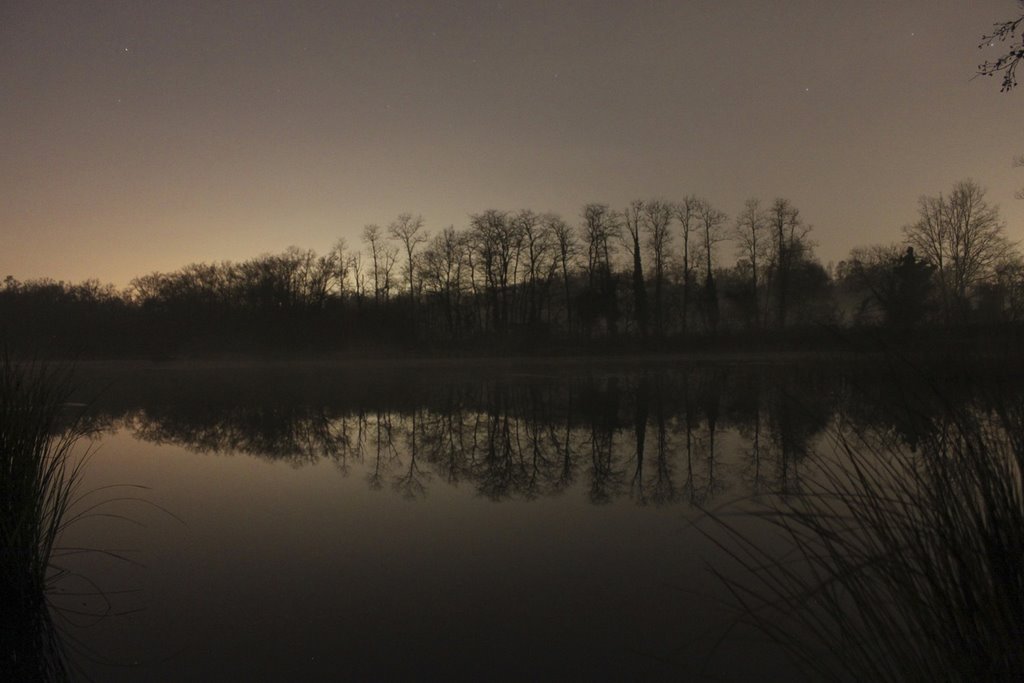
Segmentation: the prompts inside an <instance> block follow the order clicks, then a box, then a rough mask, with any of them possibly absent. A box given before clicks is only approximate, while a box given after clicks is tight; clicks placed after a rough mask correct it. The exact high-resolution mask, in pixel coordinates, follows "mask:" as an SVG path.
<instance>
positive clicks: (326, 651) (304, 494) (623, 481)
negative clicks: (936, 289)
mask: <svg viewBox="0 0 1024 683" xmlns="http://www.w3.org/2000/svg"><path fill="white" fill-rule="evenodd" d="M884 374H885V373H884V371H882V370H880V369H878V368H874V369H865V368H863V367H860V368H845V369H844V368H839V367H835V366H832V365H829V364H828V363H823V362H815V363H808V362H803V363H753V362H750V363H734V364H726V363H722V364H684V363H678V362H676V363H668V362H666V363H661V364H647V365H637V364H633V365H625V364H619V365H612V364H605V365H601V364H584V363H571V362H557V363H554V362H553V363H538V362H533V363H524V364H517V363H506V364H500V365H483V364H473V365H463V366H459V365H454V364H433V365H416V364H398V365H396V364H390V365H389V364H386V363H370V364H364V365H361V366H318V365H300V366H284V365H270V366H258V367H253V366H238V365H236V366H219V367H218V366H201V367H184V366H160V365H152V366H150V365H139V366H130V367H129V366H117V365H110V366H85V367H83V368H81V369H80V371H79V378H80V384H81V386H82V390H81V398H82V400H83V401H88V402H89V403H90V409H89V415H90V420H91V421H92V423H93V426H94V427H95V438H94V440H93V442H92V446H93V449H94V454H93V456H92V460H91V463H90V466H89V468H88V471H87V481H86V483H85V488H86V489H90V488H98V487H108V486H112V485H122V484H127V485H134V486H140V487H145V488H144V489H143V488H103V489H101V490H99V491H97V492H96V493H95V494H92V495H91V497H90V498H88V499H87V501H88V502H100V501H104V500H106V501H112V502H108V503H107V504H105V505H104V506H103V507H101V508H99V509H98V510H96V512H102V513H110V514H112V515H113V516H96V517H88V518H85V519H83V520H81V521H78V522H76V523H75V524H73V525H72V526H71V528H70V529H69V530H68V532H67V534H66V535H65V537H64V540H63V542H64V545H66V546H69V547H79V548H86V549H90V550H105V551H111V553H112V554H104V553H97V552H86V553H81V554H73V555H69V556H66V557H64V558H62V560H61V561H62V563H63V565H64V566H66V567H68V568H69V569H72V570H73V571H74V572H75V573H76V576H72V577H69V578H68V579H66V580H64V581H63V582H62V583H61V584H60V586H59V592H58V594H57V595H56V596H55V598H54V604H55V605H56V606H58V607H60V608H62V610H64V611H65V612H66V617H67V618H68V619H69V620H70V623H66V624H65V625H64V627H63V629H62V633H63V637H64V639H65V642H66V643H68V645H69V647H70V649H72V650H73V651H74V652H75V654H74V655H73V657H72V658H73V660H74V661H75V663H76V664H77V665H78V666H79V667H81V668H82V669H83V670H84V672H85V673H87V674H88V675H90V676H92V677H93V678H96V679H98V680H217V679H232V680H282V679H290V680H311V679H314V680H315V679H337V678H349V679H382V680H394V679H411V678H425V677H428V676H429V677H431V678H437V677H442V676H443V677H446V678H455V679H471V678H473V679H483V680H495V679H518V680H522V679H576V680H593V679H600V678H610V679H619V680H622V679H626V680H634V679H639V680H647V679H653V680H659V679H676V680H679V679H680V678H682V679H686V680H717V679H720V678H723V677H724V678H725V679H732V680H749V679H751V678H753V677H756V679H757V680H787V679H789V677H790V675H791V673H792V672H791V671H790V670H789V669H788V668H787V667H786V666H785V664H784V662H783V661H782V660H781V657H780V655H779V654H778V653H776V652H774V650H773V649H772V648H770V647H769V646H767V645H766V644H764V643H761V642H759V641H758V640H757V639H756V638H755V637H754V635H753V634H750V633H745V632H743V631H742V630H738V631H735V632H732V633H731V634H730V637H729V638H727V639H725V640H724V641H722V642H721V643H719V640H720V637H721V636H722V635H723V634H724V633H725V632H726V629H727V627H728V625H729V624H730V619H731V613H730V612H729V610H728V609H726V608H725V607H723V605H722V603H721V600H722V599H723V598H724V597H725V594H724V591H723V590H722V588H721V587H720V586H719V585H718V583H717V582H716V581H715V580H714V579H713V578H712V577H711V575H710V574H709V572H708V571H707V567H708V565H709V563H710V564H711V565H715V564H716V563H720V562H721V561H722V560H723V559H724V558H723V557H722V556H721V553H720V552H719V551H717V549H716V547H715V545H714V544H713V543H711V542H709V541H708V540H707V539H706V538H705V537H704V535H703V534H702V533H701V532H700V531H699V529H698V528H695V527H694V526H693V522H694V520H698V519H699V518H700V516H701V515H702V512H701V509H702V508H716V507H719V506H727V505H729V504H730V502H731V501H735V500H736V499H739V498H742V497H744V496H750V495H759V496H771V495H785V494H786V493H787V492H789V491H794V490H798V489H799V487H800V486H801V477H802V476H803V471H804V463H805V460H806V458H807V457H808V453H810V452H812V451H814V450H816V449H820V448H823V447H825V444H827V442H828V438H827V435H828V433H829V431H830V430H833V429H835V427H836V425H837V424H839V423H840V422H842V423H844V424H848V423H858V424H867V425H871V426H872V427H874V428H880V429H885V430H889V431H890V432H893V433H896V434H897V435H899V436H900V438H902V439H904V440H906V441H908V442H911V443H912V442H913V440H914V429H915V423H914V419H913V416H912V415H908V416H906V417H903V413H902V412H901V411H900V410H898V409H896V408H894V407H893V406H894V404H893V403H892V402H890V401H889V400H888V399H889V398H890V397H892V396H893V392H892V391H891V390H890V389H887V388H886V384H885V381H884ZM950 386H955V387H956V388H957V390H958V391H959V390H960V389H961V387H960V385H959V384H956V385H950ZM964 391H967V389H964ZM917 407H918V408H921V409H924V407H923V406H917ZM121 497H126V498H128V500H114V499H118V498H121ZM84 507H86V506H82V508H83V509H84ZM96 588H98V589H99V590H101V591H102V592H103V595H102V596H100V595H97V594H96V592H95V589H96ZM100 615H106V616H100Z"/></svg>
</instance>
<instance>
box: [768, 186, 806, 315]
mask: <svg viewBox="0 0 1024 683" xmlns="http://www.w3.org/2000/svg"><path fill="white" fill-rule="evenodd" d="M810 229H811V228H810V226H809V225H806V224H805V223H804V222H803V221H801V220H800V210H799V209H797V208H796V207H794V206H793V205H792V203H790V201H789V200H788V199H783V198H781V197H780V198H777V199H776V200H775V201H774V202H772V206H771V208H770V209H768V230H769V232H770V234H771V240H772V245H771V257H770V258H771V264H770V269H771V273H772V289H773V290H774V293H775V313H776V323H777V324H778V326H779V327H785V326H786V315H787V313H788V306H789V294H790V292H789V286H790V279H791V277H792V272H793V266H794V264H795V263H796V262H797V261H798V260H799V259H800V258H801V257H802V256H803V252H804V250H805V249H806V247H807V244H806V242H805V239H804V238H805V237H806V236H807V233H808V232H810Z"/></svg>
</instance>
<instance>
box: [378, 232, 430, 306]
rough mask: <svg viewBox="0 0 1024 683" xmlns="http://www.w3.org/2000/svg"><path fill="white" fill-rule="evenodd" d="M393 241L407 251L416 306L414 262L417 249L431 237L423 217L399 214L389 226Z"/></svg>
mask: <svg viewBox="0 0 1024 683" xmlns="http://www.w3.org/2000/svg"><path fill="white" fill-rule="evenodd" d="M388 235H389V236H390V237H391V239H393V240H396V241H398V242H401V244H402V247H403V248H404V249H405V256H406V262H405V269H406V274H407V275H408V278H409V299H410V300H411V301H412V304H413V305H414V306H415V304H416V284H415V280H414V275H415V273H416V267H415V264H414V262H413V259H414V256H415V251H416V248H417V247H418V246H419V245H421V244H423V243H424V242H426V241H427V239H428V238H429V235H428V234H427V233H426V232H425V231H423V216H416V217H413V215H412V214H411V213H403V214H399V216H398V218H396V219H395V220H394V221H392V223H391V225H389V226H388Z"/></svg>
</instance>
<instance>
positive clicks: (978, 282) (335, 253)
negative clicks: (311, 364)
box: [0, 181, 1024, 355]
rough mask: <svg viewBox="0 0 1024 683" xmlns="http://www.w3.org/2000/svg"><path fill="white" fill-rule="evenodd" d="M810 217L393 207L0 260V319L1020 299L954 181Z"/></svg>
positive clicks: (781, 208)
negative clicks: (245, 255) (340, 224)
mask: <svg viewBox="0 0 1024 683" xmlns="http://www.w3.org/2000/svg"><path fill="white" fill-rule="evenodd" d="M811 235H812V228H811V225H810V224H809V223H807V222H806V221H805V219H804V218H803V216H802V215H801V213H800V211H799V209H798V208H797V207H796V206H794V204H793V203H792V202H791V201H789V200H788V199H785V198H777V199H774V200H772V201H770V202H763V201H761V200H759V199H756V198H755V199H749V200H747V201H746V202H745V203H744V205H743V206H742V207H741V208H740V210H739V211H738V212H737V213H736V214H735V215H734V216H732V217H730V216H729V215H727V214H726V213H725V212H724V211H722V210H721V209H719V208H718V207H716V206H715V205H714V204H712V203H711V202H710V201H708V200H707V199H704V198H700V197H696V196H687V197H684V198H683V199H682V200H680V201H667V200H664V199H650V200H636V201H633V202H631V203H629V204H628V205H627V206H625V207H622V208H621V209H615V208H613V207H611V206H609V205H608V204H602V203H590V204H587V205H585V206H584V207H583V208H582V210H581V212H580V215H579V218H578V220H577V221H576V222H575V224H571V223H570V222H568V221H566V220H565V219H564V218H562V217H561V216H558V215H556V214H552V213H538V212H535V211H533V210H529V209H524V210H519V211H502V210H496V209H488V210H485V211H482V212H480V213H476V214H472V215H471V216H470V217H469V220H468V224H467V225H466V226H464V227H463V228H461V229H457V228H455V227H454V226H450V227H447V228H444V229H442V230H440V231H437V232H436V233H433V234H431V233H430V232H429V231H428V230H427V228H426V225H425V221H424V219H423V218H422V217H421V216H417V215H413V214H409V213H403V214H401V215H399V216H398V217H397V218H396V219H395V220H393V221H391V222H390V223H389V224H388V225H386V226H384V227H382V226H380V225H367V226H365V228H364V229H363V231H362V233H361V236H360V239H359V244H358V245H350V244H348V243H346V241H345V240H343V239H342V240H338V242H337V243H336V244H335V246H334V247H333V248H332V249H331V250H330V251H328V252H327V253H325V254H317V253H315V252H314V251H312V250H307V249H300V248H297V247H291V248H289V249H287V250H286V251H284V252H283V253H279V254H264V255H261V256H258V257H255V258H251V259H248V260H245V261H241V262H220V263H196V264H191V265H188V266H185V267H183V268H181V269H179V270H176V271H173V272H157V273H151V274H148V275H144V276H141V277H137V278H135V279H134V280H132V281H131V283H130V284H129V286H128V287H126V288H123V289H118V288H116V287H113V286H111V285H102V284H100V283H99V282H97V281H94V280H90V281H86V282H82V283H78V284H68V283H64V282H54V281H52V280H45V279H44V280H31V281H26V282H19V281H17V280H15V279H14V278H12V277H10V276H8V277H7V278H6V279H5V280H4V282H3V286H2V288H0V333H2V334H4V335H5V337H6V338H7V340H8V341H7V343H8V344H10V345H12V346H14V347H16V348H21V349H26V350H30V349H38V348H50V349H55V350H60V351H69V350H70V351H78V352H85V353H113V354H116V353H148V354H157V355H161V354H170V355H175V354H180V353H185V354H195V353H205V352H234V351H238V352H246V351H260V350H274V349H282V350H295V351H301V350H311V351H328V352H329V351H334V350H351V349H367V348H373V349H388V348H391V349H395V350H399V349H404V350H408V349H412V348H458V347H460V346H463V347H467V348H469V347H474V346H477V347H479V348H487V347H498V348H501V349H504V350H513V349H523V350H542V349H544V348H550V347H551V346H552V345H554V346H558V345H562V346H563V347H566V348H569V347H572V346H573V345H587V344H599V345H600V344H603V345H608V344H618V345H623V346H625V347H631V346H635V347H638V348H659V347H668V346H671V345H672V344H675V343H676V342H685V341H687V340H708V339H717V338H720V337H722V336H723V335H732V336H736V335H740V336H742V335H746V336H748V337H749V338H752V339H767V338H771V337H772V335H783V336H784V335H787V334H792V332H793V331H800V330H809V329H814V328H821V327H830V328H835V327H847V328H862V327H881V328H896V329H901V330H906V329H915V328H918V327H921V326H944V327H951V326H957V325H967V324H975V325H977V324H997V323H998V324H1004V323H1018V322H1020V321H1021V320H1022V319H1024V259H1022V257H1021V254H1020V252H1019V251H1018V250H1017V248H1016V245H1015V244H1013V243H1011V242H1010V241H1009V240H1008V239H1007V237H1006V235H1005V224H1004V222H1003V221H1002V219H1001V218H1000V216H999V212H998V209H997V207H995V206H993V205H991V204H990V203H989V202H988V201H987V199H986V197H985V191H984V189H983V188H981V187H980V186H979V185H977V184H976V183H974V182H971V181H962V182H959V183H957V184H956V185H954V187H953V188H952V189H951V191H950V192H948V193H945V194H939V195H936V196H927V197H922V198H921V199H920V202H919V206H918V218H917V220H916V221H915V222H914V223H912V224H910V225H907V226H905V227H904V228H903V231H902V240H901V241H899V242H894V243H892V244H887V245H877V244H876V245H869V246H864V247H858V248H856V249H854V250H852V251H851V253H850V255H849V257H848V258H847V259H844V260H843V261H840V262H839V263H838V264H835V265H831V264H830V265H829V266H827V267H826V266H824V265H822V264H821V262H820V261H819V260H818V258H817V257H816V256H815V253H814V246H815V245H814V242H813V240H812V239H811ZM730 255H731V257H730ZM453 345H454V347H453Z"/></svg>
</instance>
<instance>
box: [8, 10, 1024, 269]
mask: <svg viewBox="0 0 1024 683" xmlns="http://www.w3.org/2000/svg"><path fill="white" fill-rule="evenodd" d="M1018 12H1019V8H1018V5H1017V3H1016V2H1015V1H1014V0H971V1H970V2H966V1H964V0H901V1H900V2H892V1H891V0H882V1H876V0H863V1H861V2H849V1H848V0H842V1H840V0H834V1H833V0H774V1H771V2H766V1H764V0H756V1H755V0H744V1H741V0H706V1H705V0H698V1H692V2H687V1H683V0H677V1H675V2H669V1H662V2H654V1H651V0H629V1H621V2H611V1H597V0H591V1H582V0H580V1H569V2H555V1H552V0H545V1H540V0H516V1H511V0H504V1H502V2H488V1H483V0H481V1H477V2H470V1H460V0H455V1H452V0H435V1H433V2H409V1H406V2H399V1H396V0H370V1H366V2H363V1H349V2H346V1H343V0H340V1H334V2H329V1H326V0H325V1H320V2H312V1H311V2H303V1H302V0H282V1H280V2H278V1H271V0H244V1H236V2H226V1H224V2H218V1H217V0H174V1H167V2H154V1H148V0H132V1H122V0H104V1H102V2H89V1H85V0H77V1H71V0H66V1H63V2H52V1H50V0H27V1H22V0H4V1H3V2H2V3H0V92H2V93H3V96H2V97H0V245H2V248H0V278H3V277H4V276H5V275H12V276H14V277H15V278H18V279H19V280H26V279H31V278H39V277H51V278H53V279H57V280H68V281H79V280H82V279H86V278H97V279H99V280H101V281H103V282H112V283H114V284H116V285H118V286H123V285H126V284H127V283H128V282H129V281H130V280H131V278H133V277H135V276H137V275H142V274H146V273H149V272H152V271H169V270H175V269H177V268H179V267H181V266H183V265H185V264H188V263H192V262H197V261H221V260H232V261H237V260H242V259H246V258H249V257H253V256H257V255H259V254H261V253H267V252H280V251H283V250H284V249H286V248H287V247H289V246H291V245H297V246H300V247H302V248H312V249H314V250H316V251H318V252H323V251H326V250H328V249H330V248H331V247H332V246H333V244H334V243H335V242H336V241H337V240H338V239H339V238H345V239H346V241H347V242H348V244H349V246H350V247H361V246H362V245H361V243H360V240H359V234H360V232H361V230H362V227H363V226H364V225H365V224H368V223H378V224H381V225H386V224H387V223H388V222H390V221H391V220H393V219H394V217H395V216H397V215H398V214H399V213H401V212H412V213H414V214H422V215H423V217H424V219H425V222H426V227H427V228H428V229H430V230H431V231H435V232H436V231H439V230H441V229H443V228H444V227H447V226H448V225H454V226H456V227H464V226H465V225H466V224H467V223H468V218H469V215H470V214H472V213H477V212H480V211H483V210H485V209H488V208H497V209H509V210H514V209H519V208H531V209H534V210H537V211H555V212H558V213H560V214H562V215H563V216H564V217H565V218H566V219H567V220H569V221H570V222H572V223H573V224H578V223H579V214H580V210H581V208H582V206H583V205H584V204H585V203H586V202H592V201H599V202H605V203H608V204H610V205H611V206H612V207H613V208H624V207H625V206H626V205H627V204H628V203H629V201H630V200H632V199H644V198H664V199H669V200H678V199H681V198H682V197H684V196H686V195H688V194H696V195H701V196H704V197H706V198H707V199H709V200H710V201H711V202H712V203H714V204H715V205H716V206H718V207H719V208H720V209H722V210H724V211H725V212H726V213H728V214H730V215H735V214H736V213H738V212H739V210H740V209H741V207H742V205H743V201H744V200H745V199H746V198H748V197H760V198H762V200H763V201H766V202H767V201H770V200H771V199H772V198H774V197H778V196H781V197H786V198H789V199H790V200H791V201H792V202H793V203H794V204H795V205H796V206H797V207H798V208H799V209H800V212H801V216H802V217H803V218H804V220H805V221H806V222H807V223H809V224H811V225H813V231H812V233H811V237H812V239H813V240H814V242H815V243H816V245H817V246H816V252H817V254H818V256H819V258H820V259H821V260H822V262H823V263H826V264H827V263H828V262H830V261H832V262H834V261H839V260H841V259H843V258H844V257H845V256H846V255H847V254H848V252H849V250H850V249H851V248H852V247H856V246H862V245H867V244H871V243H878V242H884V243H889V242H895V241H898V240H899V239H900V237H901V232H900V228H901V226H903V225H905V224H907V223H910V222H912V221H913V220H914V219H915V215H916V210H917V201H918V198H919V197H920V196H922V195H937V194H939V193H940V192H947V191H948V190H949V189H950V188H951V187H952V185H953V184H954V183H955V182H957V181H959V180H962V179H966V178H971V179H973V180H975V181H977V182H978V183H980V184H981V185H983V186H984V187H986V188H988V199H989V201H991V202H992V203H995V204H998V205H999V206H1000V208H1001V210H1002V215H1003V218H1004V219H1005V220H1006V223H1007V234H1008V235H1009V236H1010V237H1011V239H1015V240H1022V241H1024V201H1020V200H1016V199H1015V198H1014V192H1015V191H1016V190H1018V189H1020V188H1021V187H1024V168H1014V167H1013V165H1012V161H1013V159H1014V157H1015V156H1018V155H1020V154H1021V153H1024V129H1022V126H1021V124H1022V123H1024V117H1022V116H1021V114H1022V113H1024V87H1022V89H1021V91H1019V92H1011V93H1009V94H1004V93H1000V92H999V80H998V78H992V79H989V78H975V77H974V74H975V71H976V68H977V65H978V64H979V63H980V62H981V61H983V60H984V59H985V58H986V56H987V55H992V54H994V53H995V52H997V51H998V45H997V46H996V47H993V48H986V49H981V50H979V48H978V44H979V42H980V37H981V35H982V34H983V33H985V32H986V31H987V30H989V29H990V28H991V26H992V24H993V22H995V21H998V20H1002V19H1009V18H1013V17H1014V16H1016V14H1017V13H1018ZM720 248H721V249H722V253H721V257H722V259H723V261H727V262H731V261H732V259H733V257H734V255H733V254H732V253H731V249H729V247H728V246H727V245H722V246H721V247H720Z"/></svg>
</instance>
